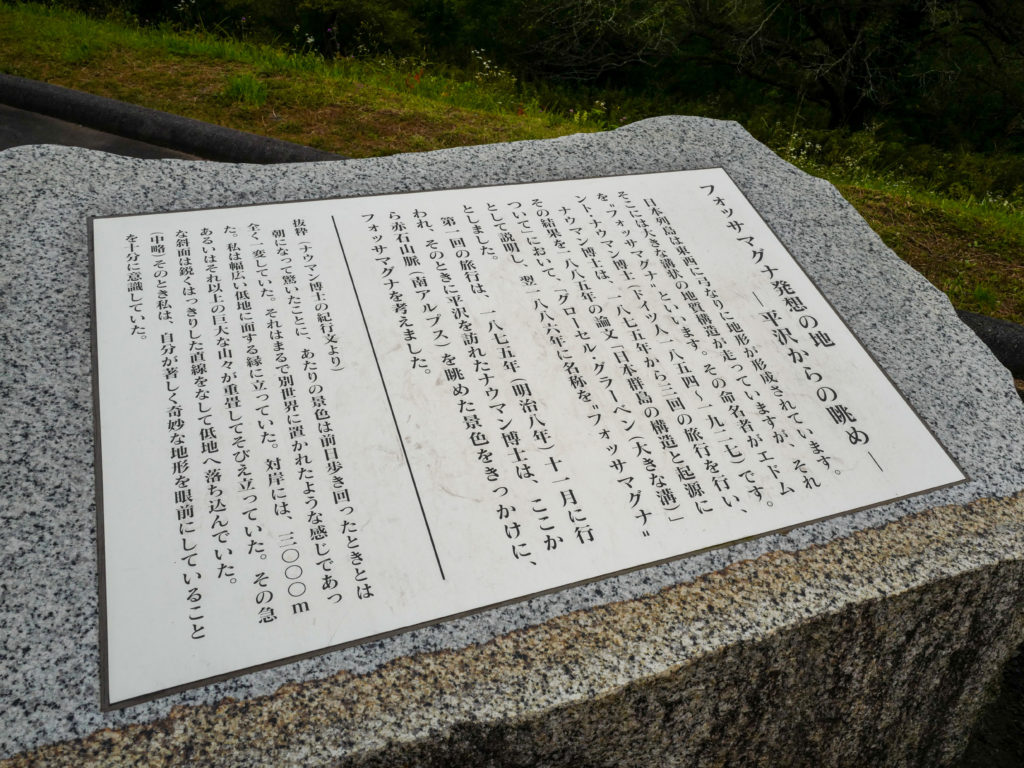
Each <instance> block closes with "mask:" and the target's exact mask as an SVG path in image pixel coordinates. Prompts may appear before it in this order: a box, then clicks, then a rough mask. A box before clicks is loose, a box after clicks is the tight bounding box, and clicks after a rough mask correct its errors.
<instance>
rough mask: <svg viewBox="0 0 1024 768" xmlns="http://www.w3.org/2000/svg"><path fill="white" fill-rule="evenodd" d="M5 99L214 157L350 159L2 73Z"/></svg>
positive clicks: (97, 127) (236, 160)
mask: <svg viewBox="0 0 1024 768" xmlns="http://www.w3.org/2000/svg"><path fill="white" fill-rule="evenodd" d="M0 104H6V105H8V106H10V107H16V108H18V109H23V110H27V111H30V112H36V113H39V114H42V115H48V116H50V117H55V118H58V119H60V120H65V121H67V122H70V123H77V124H78V125H83V126H86V127H87V128H93V129H95V130H99V131H105V132H107V133H112V134H115V135H118V136H123V137H125V138H129V139H135V140H136V141H143V142H146V143H147V144H155V145H157V146H160V147H166V148H168V149H174V150H177V151H179V152H185V153H187V154H190V155H196V156H198V157H202V158H204V159H208V160H220V161H224V162H233V163H306V162H317V161H324V160H340V159H344V158H343V156H341V155H335V154H332V153H331V152H324V151H322V150H319V149H313V148H312V147H305V146H302V145H301V144H293V143H292V142H290V141H281V140H280V139H271V138H268V137H266V136H257V135H256V134H253V133H246V132H244V131H236V130H233V129H231V128H224V127H223V126H219V125H212V124H210V123H204V122H203V121H201V120H193V119H192V118H188V117H181V116H180V115H172V114H170V113H169V112H161V111H160V110H157V109H148V108H147V107H140V106H137V105H135V104H126V103H125V102H122V101H117V100H115V99H108V98H106V97H103V96H96V95H93V94H91V93H84V92H82V91H76V90H73V89H71V88H64V87H62V86H59V85H51V84H50V83H41V82H39V81H36V80H28V79H26V78H24V77H16V76H14V75H3V74H0Z"/></svg>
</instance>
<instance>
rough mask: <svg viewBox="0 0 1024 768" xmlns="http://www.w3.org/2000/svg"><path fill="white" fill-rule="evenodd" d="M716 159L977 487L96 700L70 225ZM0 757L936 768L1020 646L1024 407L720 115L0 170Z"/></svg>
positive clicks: (896, 263) (79, 329)
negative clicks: (590, 130) (405, 142)
mask: <svg viewBox="0 0 1024 768" xmlns="http://www.w3.org/2000/svg"><path fill="white" fill-rule="evenodd" d="M711 166H721V167H723V168H725V169H726V170H727V171H728V173H729V175H730V176H731V177H732V178H733V179H734V180H735V181H736V183H737V185H738V186H739V187H740V189H741V190H742V191H743V192H744V194H745V195H746V196H747V198H748V199H749V200H750V202H751V203H752V204H753V205H754V207H755V208H756V209H757V210H758V211H759V213H760V214H761V216H762V217H763V218H764V219H765V221H767V222H768V224H769V225H770V226H771V227H772V228H773V230H774V231H775V233H776V234H777V235H778V236H779V238H780V239H781V240H782V241H783V243H784V244H785V245H786V246H787V248H788V250H789V251H790V253H792V254H793V256H794V258H795V259H796V260H797V261H798V262H799V263H800V264H801V266H802V267H803V268H804V270H805V271H806V272H807V273H808V274H809V275H810V276H811V277H812V279H813V280H814V281H815V282H816V284H817V285H818V286H819V288H820V289H821V290H822V292H823V293H824V294H825V296H826V297H827V298H828V299H829V301H830V302H831V303H832V304H833V306H834V307H835V308H836V309H837V311H838V312H839V313H840V314H841V315H842V317H843V318H844V319H845V321H846V322H847V324H848V325H849V326H850V327H851V329H852V330H853V331H854V333H856V334H857V336H858V338H859V339H860V341H861V342H862V343H863V345H864V346H865V347H866V348H867V349H868V350H869V351H870V352H871V353H872V355H873V356H874V357H875V359H876V360H877V361H878V362H879V364H880V365H881V366H882V367H883V369H884V370H885V371H886V373H887V374H888V376H889V377H890V378H891V379H892V381H893V382H894V383H895V385H896V386H897V387H898V388H899V389H900V391H901V392H902V393H903V395H904V396H905V397H906V399H907V400H908V401H909V402H910V403H911V404H912V405H913V406H914V407H915V409H916V410H917V412H918V413H919V414H920V416H921V417H922V419H923V420H924V421H925V423H926V424H927V425H928V426H929V427H930V428H931V430H932V431H933V432H934V434H935V435H936V437H938V438H939V440H940V441H941V442H942V443H943V444H944V445H945V447H946V449H947V450H948V451H949V452H950V453H951V455H952V456H953V457H954V458H955V459H956V461H957V462H958V463H959V465H960V466H961V467H962V468H963V469H964V471H965V472H966V474H967V475H968V476H969V478H970V480H969V482H967V483H966V484H962V485H958V486H955V487H952V488H948V489H945V490H942V491H936V492H932V493H928V494H925V495H920V496H914V497H911V498H909V499H904V500H902V501H898V502H893V503H890V504H886V505H883V506H880V507H875V508H872V509H867V510H861V511H858V512H853V513H850V514H847V515H843V516H841V517H837V518H833V519H831V520H825V521H821V522H818V523H813V524H811V525H808V526H805V527H802V528H799V529H796V530H793V531H790V532H788V533H781V534H773V535H769V536H764V537H759V538H755V539H751V540H747V541H743V542H740V543H737V544H733V545H731V546H729V547H726V548H722V549H717V550H713V551H709V552H703V553H700V554H696V555H693V556H689V557H685V558H682V559H679V560H675V561H672V562H669V563H665V564H661V565H657V566H653V567H649V568H646V569H642V570H639V571H634V572H631V573H626V574H622V575H619V576H615V577H610V578H607V579H603V580H600V581H596V582H593V583H589V584H585V585H582V586H577V587H574V588H572V589H569V590H565V591H560V592H555V593H552V594H548V595H543V596H540V597H535V598H533V599H531V600H528V601H526V602H520V603H514V604H511V605H506V606H502V607H499V608H495V609H491V610H489V611H486V612H483V613H479V614H476V615H471V616H466V617H462V618H458V619H454V620H451V621H447V622H444V623H441V624H437V625H433V626H428V627H424V628H420V629H416V630H413V631H410V632H407V633H404V634H399V635H395V636H392V637H388V638H384V639H380V640H376V641H373V642H370V643H365V644H361V645H356V646H353V647H350V648H345V649H343V650H339V651H335V652H332V653H329V654H326V655H322V656H318V657H315V658H312V659H306V660H303V661H299V662H295V663H293V664H289V665H287V666H283V667H277V668H273V669H268V670H264V671H260V672H256V673H252V674H248V675H244V676H241V677H235V678H231V679H228V680H224V681H221V682H217V683H213V684H210V685H208V686H205V687H202V688H197V689H193V690H189V691H185V692H182V693H177V694H173V695H171V696H167V697H164V698H160V699H157V700H155V701H151V702H148V703H145V704H140V705H138V706H133V707H128V708H126V709H122V710H117V711H111V712H104V711H101V708H100V695H99V689H100V683H99V676H100V670H99V648H98V644H99V639H98V638H99V621H100V617H99V615H98V601H97V589H96V583H97V562H96V554H95V553H96V539H95V536H96V531H95V522H94V521H95V516H94V515H95V513H94V501H95V499H94V495H95V490H94V481H93V466H92V460H93V448H94V445H93V420H92V408H91V403H92V397H91V391H90V367H91V360H90V329H89V318H90V312H91V309H90V290H89V265H88V257H87V254H88V243H87V228H86V223H85V222H86V217H87V216H90V215H110V214H118V213H131V212H137V211H158V210H178V209H186V208H199V207H208V206H216V205H235V204H245V203H255V202H270V201H278V200H292V199H309V198H317V197H330V196H347V195H357V194H373V193H380V192H394V191H406V190H416V189H433V188H440V187H446V186H476V185H484V184H499V183H512V182H517V181H538V180H547V179H560V178H579V177H585V176H598V175H610V174H624V173H639V172H647V171H658V170H667V169H686V168H703V167H711ZM0 176H2V177H3V178H4V180H5V185H6V187H7V188H6V190H5V193H4V197H3V205H2V208H0V257H2V259H3V262H2V265H3V266H2V275H3V280H2V283H0V297H2V301H0V303H2V306H3V307H4V309H5V311H4V313H3V315H2V317H0V328H2V334H3V338H4V344H3V345H2V350H0V355H2V358H3V367H4V370H5V375H4V381H3V395H4V407H3V409H2V410H0V428H2V431H3V434H5V435H6V436H7V437H6V445H5V449H4V455H5V461H4V466H3V470H2V478H3V479H2V486H3V489H4V494H3V497H4V504H3V519H4V529H5V540H4V545H3V546H4V567H3V570H2V573H0V580H2V589H3V595H4V608H3V610H4V613H5V617H4V624H5V638H4V645H3V652H2V657H0V658H2V666H0V670H2V674H3V685H2V686H0V705H2V708H0V711H2V712H3V715H2V716H0V723H2V725H0V755H2V756H3V764H4V765H12V766H13V765H46V764H53V765H65V764H75V765H88V764H97V765H118V764H125V765H139V764H165V765H171V764H182V765H186V764H194V765H258V764H267V763H271V764H279V765H370V764H380V765H385V764H387V765H393V764H426V765H429V764H437V765H462V764H465V765H471V764H472V765H480V764H485V765H488V764H493V765H555V764H558V765H561V764H581V763H582V764H600V765H663V764H680V765H719V764H732V763H738V764H759V763H767V764H795V765H799V764H823V765H848V764H896V765H902V764H907V765H942V764H949V763H950V762H951V761H952V760H954V759H955V757H956V755H957V754H958V753H959V751H960V750H961V749H962V748H963V747H964V746H965V744H966V739H967V737H968V735H969V733H970V730H971V728H972V726H973V724H974V721H975V718H976V716H977V714H978V712H979V711H980V708H981V707H982V706H983V705H984V704H985V703H986V701H987V700H988V697H989V696H990V695H991V693H992V690H991V689H992V686H993V685H994V684H995V683H996V682H997V681H998V678H999V672H1000V669H1001V666H1002V663H1003V662H1004V661H1005V659H1006V658H1007V657H1008V656H1009V654H1010V653H1011V652H1012V651H1013V649H1014V648H1016V647H1017V646H1018V645H1019V644H1020V643H1021V642H1022V641H1024V611H1022V608H1024V586H1022V585H1024V579H1022V577H1024V535H1022V534H1024V507H1022V498H1021V496H1020V494H1021V492H1022V491H1024V448H1022V443H1024V441H1022V439H1021V438H1022V437H1024V418H1022V416H1024V410H1022V406H1021V403H1020V401H1019V399H1018V397H1017V395H1016V394H1015V392H1014V389H1013V384H1012V380H1011V378H1010V376H1009V374H1008V372H1007V371H1006V370H1005V369H1003V368H1002V367H1001V366H1000V365H999V364H998V363H997V362H996V361H995V360H994V358H993V357H992V355H991V354H990V353H989V351H988V350H987V349H986V348H985V347H984V346H983V345H982V344H981V343H980V342H979V341H978V340H977V338H976V337H975V336H974V335H973V334H972V333H971V332H970V331H969V330H968V329H967V328H966V327H965V326H964V325H962V324H961V323H960V322H959V320H958V319H957V318H956V315H955V313H954V312H953V309H952V307H951V306H950V305H949V302H948V301H947V300H946V299H945V297H944V296H942V295H941V294H940V293H939V292H938V291H936V290H935V289H934V288H932V287H931V286H930V285H929V284H928V283H927V282H926V281H925V280H924V279H923V278H922V277H921V276H920V275H918V274H917V273H915V272H914V271H913V270H912V269H910V268H909V267H907V266H906V265H905V264H903V263H902V262H901V261H900V260H899V259H897V258H896V257H895V256H894V255H893V254H892V253H891V252H890V251H889V250H888V249H887V248H886V247H885V246H884V245H883V244H882V243H881V241H880V240H879V239H878V238H877V237H876V236H875V235H874V233H873V232H871V230H870V229H869V228H868V226H867V225H866V224H865V223H864V221H863V220H862V219H861V218H860V217H859V216H858V215H857V214H856V212H855V211H853V209H852V208H851V207H850V206H849V205H848V204H847V203H846V202H845V201H844V200H843V199H842V198H841V196H840V195H839V194H838V193H837V192H836V190H835V189H834V188H832V187H831V186H830V185H828V184H827V183H825V182H822V181H820V180H817V179H814V178H812V177H810V176H807V175H806V174H803V173H802V172H800V171H798V170H797V169H795V168H793V167H792V166H789V165H788V164H786V163H785V162H783V161H782V160H780V159H779V158H777V157H776V156H775V155H773V154H772V153H771V152H770V151H768V150H767V149H766V148H764V147H763V146H761V145H760V144H758V143H757V142H756V141H754V140H753V139H752V138H751V137H750V136H749V135H747V134H746V133H745V132H744V131H743V130H742V129H741V128H739V127H738V126H737V125H735V124H731V123H721V122H715V121H709V120H702V119H695V118H682V117H665V118H658V119H655V120H648V121H644V122H641V123H637V124H635V125H631V126H627V127H625V128H622V129H619V130H617V131H614V132H610V133H605V134H593V135H578V136H573V137H568V138H565V139H560V140H554V141H547V142H522V143H516V144H507V145H494V146H486V147H468V148H461V149H456V150H446V151H441V152H432V153H424V154H417V155H405V156H395V157H389V158H380V159H370V160H349V161H341V162H337V163H333V162H330V163H318V164H316V165H292V166H274V167H259V168H257V167H251V166H237V165H218V164H201V163H191V162H182V161H142V160H131V159H125V158H119V157H114V156H109V155H104V154H100V153H95V152H90V151H84V150H74V149H63V148H54V147H45V146H44V147H23V148H16V149H13V150H9V151H6V152H3V153H0Z"/></svg>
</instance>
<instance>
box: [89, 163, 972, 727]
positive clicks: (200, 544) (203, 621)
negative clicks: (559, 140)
mask: <svg viewBox="0 0 1024 768" xmlns="http://www.w3.org/2000/svg"><path fill="white" fill-rule="evenodd" d="M92 237H93V253H94V269H95V291H96V294H95V301H96V325H95V329H96V350H97V353H96V354H97V366H96V386H97V402H98V424H99V426H98V440H99V444H100V451H99V457H100V461H99V462H98V468H97V477H98V487H99V489H100V494H99V496H100V498H99V503H98V508H99V522H100V550H101V569H102V570H101V584H102V589H101V593H102V605H103V617H102V621H103V626H102V628H101V631H102V633H103V637H104V642H103V653H104V680H103V697H104V701H103V705H104V706H105V707H119V706H125V705H128V704H131V703H134V702H137V701H140V700H144V699H147V698H151V697H153V696H155V695H161V694H166V693H168V692H172V691H176V690H181V689H183V688H187V687H192V686H196V685H199V684H201V683H204V682H209V681H210V680H212V679H216V678H223V677H225V676H230V675H234V674H239V673H241V672H244V671H247V670H252V669H254V668H258V667H262V666H267V665H272V664H279V663H283V662H285V661H288V660H294V659H296V658H298V657H301V656H304V655H310V654H316V653H322V652H324V651H327V650H329V649H332V648H336V647H338V646H340V645H344V644H348V643H353V642H357V641H360V640H365V639H367V638H371V637H375V636H379V635H384V634H388V633H394V632H397V631H400V630H402V629H406V628H409V627H413V626H416V625H420V624H423V623H426V622H433V621H437V620H439V619H442V618H444V617H447V616H452V615H455V614H459V613H463V612H467V611H475V610H479V609H482V608H484V607H486V606H491V605H494V604H496V603H500V602H503V601H507V600H515V599H519V598H523V597H526V596H529V595H533V594H536V593H539V592H543V591H545V590H552V589H557V588H560V587H563V586H566V585H570V584H574V583H578V582H581V581H584V580H587V579H593V578H595V577H600V576H603V575H606V574H612V573H616V572H620V571H623V570H626V569H633V568H638V567H641V566H644V565H647V564H651V563H655V562H658V561H662V560H665V559H669V558H675V557H678V556H681V555H684V554H686V553H691V552H695V551H697V550H702V549H706V548H708V547H715V546H719V545H722V544H725V543H728V542H733V541H737V540H739V539H743V538H745V537H749V536H755V535H758V534H763V533H766V532H769V531H777V530H780V529H787V528H790V527H792V526H796V525H801V524H804V523H807V522H809V521H813V520H818V519H821V518H824V517H828V516H831V515H836V514H840V513H843V512H847V511H850V510H855V509H860V508H864V507H867V506H871V505H877V504H881V503H884V502H887V501H890V500H893V499H898V498H901V497H904V496H907V495H910V494H916V493H920V492H923V491H927V490H931V489H936V488H939V487H943V486H946V485H949V484H953V483H957V482H960V481H962V480H964V479H965V478H964V475H963V473H962V472H961V471H960V469H959V468H958V467H957V465H956V464H955V463H954V462H953V461H952V460H951V458H950V457H949V456H948V454H947V453H946V451H945V450H944V449H943V447H942V446H941V445H940V444H939V443H938V442H937V441H936V439H935V438H934V437H933V436H932V434H931V433H930V432H929V430H928V428H927V427H926V426H925V425H924V424H922V423H921V421H920V419H919V418H918V417H917V415H916V414H915V413H914V411H913V410H912V409H911V408H910V406H909V405H908V404H907V403H906V402H905V401H904V399H903V398H902V397H901V395H900V394H899V392H898V391H897V390H896V389H895V388H894V386H893V385H892V384H891V383H890V381H889V380H888V379H887V378H886V376H885V374H884V373H883V372H882V371H881V370H880V369H879V368H878V366H877V365H876V364H875V363H874V362H873V360H872V359H871V357H870V356H869V355H868V354H867V352H866V351H865V350H864V349H863V348H862V346H861V345H860V344H859V342H858V341H857V339H856V338H854V336H853V335H852V334H851V333H850V331H849V330H848V329H847V327H846V325H845V324H844V323H843V321H842V320H841V319H840V318H839V317H838V316H837V314H836V313H835V311H834V310H833V309H832V308H831V306H830V305H829V304H828V302H827V301H826V300H825V299H824V298H823V296H822V295H821V293H820V292H819V291H818V290H817V289H816V288H815V286H814V285H813V284H812V282H811V281H810V280H809V279H808V277H807V276H806V275H805V274H804V272H803V271H802V270H801V268H800V267H799V266H798V265H797V264H796V263H795V262H794V260H793V259H792V257H791V256H790V255H789V254H788V253H787V251H786V249H785V248H784V247H783V245H782V244H781V243H780V242H779V241H778V239H777V238H776V237H775V236H774V235H773V233H772V231H771V230H770V229H769V228H768V226H767V225H766V224H765V223H764V222H763V221H762V220H761V218H760V217H759V216H758V214H757V212H756V211H755V210H754V209H753V207H752V206H751V205H750V204H749V203H748V202H747V200H746V199H745V198H744V196H743V194H742V193H741V192H740V191H739V189H738V188H737V187H736V186H735V185H734V184H733V183H732V181H731V180H730V179H729V177H728V176H727V175H726V173H725V172H724V171H723V170H721V169H709V170H699V171H680V172H667V173H659V174H649V175H640V176H620V177H609V178H594V179H582V180H574V181H561V182H548V183H538V184H521V185H512V186H498V187H486V188H479V189H459V190H442V191H436V192H423V193H412V194H401V195H381V196H375V197H365V198H352V199H342V200H321V201H311V202H295V203H281V204H276V205H261V206H251V207H240V208H227V209H216V210H199V211H187V212H178V213H165V214H152V215H138V216H123V217H111V218H97V219H94V220H93V222H92Z"/></svg>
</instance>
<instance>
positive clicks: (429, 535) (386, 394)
mask: <svg viewBox="0 0 1024 768" xmlns="http://www.w3.org/2000/svg"><path fill="white" fill-rule="evenodd" d="M331 223H332V224H333V225H334V235H335V237H337V238H338V247H339V248H341V257H342V258H343V259H344V260H345V269H346V270H347V271H348V279H349V282H350V283H352V293H353V294H355V297H356V306H357V307H359V316H360V317H362V318H363V328H365V329H366V339H367V341H369V342H370V351H372V352H373V362H374V363H376V364H377V375H378V376H380V385H381V386H382V387H383V388H384V397H385V398H387V401H388V410H390V411H391V421H393V422H394V424H395V433H396V434H397V435H398V444H399V445H400V446H402V456H403V457H404V458H405V466H406V467H407V468H408V470H409V479H410V480H412V489H413V490H414V491H415V492H416V501H417V503H418V504H419V505H420V514H421V515H423V525H424V526H425V527H426V529H427V538H429V539H430V548H431V549H432V550H434V560H436V561H437V570H438V571H440V572H441V579H442V580H444V568H442V567H441V558H440V557H439V556H438V554H437V546H436V545H435V544H434V534H432V533H431V532H430V523H429V522H428V521H427V510H425V509H424V508H423V499H421V498H420V489H419V486H417V485H416V477H415V476H414V475H413V473H412V464H410V463H409V454H408V453H406V451H405V441H404V440H402V430H401V429H399V428H398V418H397V417H396V416H395V408H394V406H393V405H392V404H391V395H390V393H389V392H388V385H387V384H386V383H385V381H384V371H382V370H381V367H380V360H379V359H378V358H377V349H376V347H374V346H373V338H372V337H371V336H370V326H369V325H368V324H367V322H366V313H365V312H363V302H362V301H360V300H359V291H358V289H357V288H356V281H355V278H353V277H352V267H350V266H349V263H348V255H347V254H346V253H345V246H344V245H342V243H341V233H340V232H339V231H338V222H337V221H336V220H335V218H334V216H331Z"/></svg>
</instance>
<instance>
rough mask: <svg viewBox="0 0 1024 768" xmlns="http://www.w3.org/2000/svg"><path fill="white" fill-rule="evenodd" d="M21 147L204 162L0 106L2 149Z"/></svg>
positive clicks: (193, 156)
mask: <svg viewBox="0 0 1024 768" xmlns="http://www.w3.org/2000/svg"><path fill="white" fill-rule="evenodd" d="M22 144H63V145H64V146H68V147H87V148H88V149H98V150H100V151H103V152H111V153H113V154H117V155H127V156H129V157H141V158H146V159H153V158H161V157H170V158H178V159H182V160H201V159H202V158H199V157H196V156H195V155H186V154H185V153H184V152H177V151H175V150H173V149H166V148H164V147H158V146H155V145H153V144H146V143H144V142H141V141H135V140H134V139H126V138H123V137H121V136H115V135H114V134H112V133H104V132H103V131H96V130H93V129H92V128H86V127H84V126H81V125H76V124H74V123H68V122H65V121H63V120H58V119H57V118H54V117H47V116H46V115H40V114H37V113H35V112H26V111H25V110H23V109H15V108H14V107H8V106H6V105H4V104H0V149H7V148H8V147H18V146H21V145H22Z"/></svg>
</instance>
